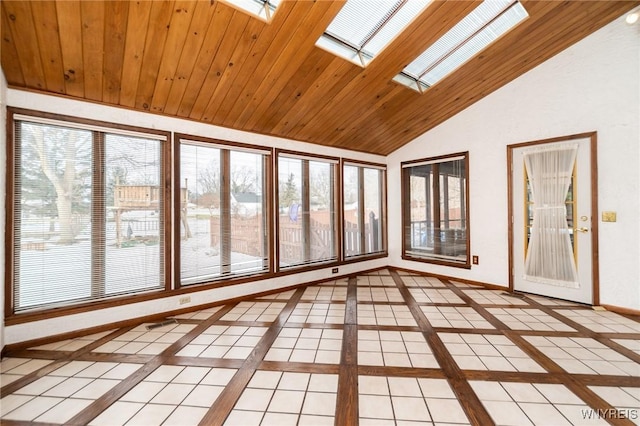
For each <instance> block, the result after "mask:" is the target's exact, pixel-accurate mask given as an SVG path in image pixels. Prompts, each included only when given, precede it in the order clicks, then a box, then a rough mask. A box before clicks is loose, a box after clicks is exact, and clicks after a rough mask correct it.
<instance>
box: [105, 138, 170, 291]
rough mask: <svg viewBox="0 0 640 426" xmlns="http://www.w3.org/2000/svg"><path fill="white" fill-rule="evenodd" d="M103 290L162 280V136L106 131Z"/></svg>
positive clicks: (128, 288)
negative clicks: (156, 138) (141, 136)
mask: <svg viewBox="0 0 640 426" xmlns="http://www.w3.org/2000/svg"><path fill="white" fill-rule="evenodd" d="M105 140H106V145H105V160H106V161H105V164H106V168H105V183H106V191H105V195H106V200H105V201H106V202H105V206H106V215H107V217H106V219H107V221H106V224H105V238H106V247H105V248H104V254H105V260H106V264H105V294H114V293H121V292H127V291H132V290H139V289H151V288H159V287H161V286H163V285H164V283H163V279H162V277H163V273H162V272H163V262H162V252H163V240H162V229H163V227H164V222H163V210H162V206H163V188H162V186H161V182H162V178H161V177H162V175H161V173H162V161H161V142H159V141H157V140H148V139H140V138H132V137H125V136H119V135H106V139H105Z"/></svg>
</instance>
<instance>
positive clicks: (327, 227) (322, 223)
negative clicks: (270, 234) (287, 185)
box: [307, 161, 337, 262]
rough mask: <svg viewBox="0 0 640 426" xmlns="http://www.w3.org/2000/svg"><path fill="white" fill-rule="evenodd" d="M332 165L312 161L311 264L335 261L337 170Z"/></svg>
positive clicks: (310, 200) (309, 233)
mask: <svg viewBox="0 0 640 426" xmlns="http://www.w3.org/2000/svg"><path fill="white" fill-rule="evenodd" d="M334 167H335V166H334V165H333V164H330V163H324V162H319V161H309V195H310V197H309V232H308V236H307V238H308V239H309V243H310V253H309V259H308V261H311V262H315V261H321V260H329V259H335V258H336V257H337V256H336V251H335V233H336V229H335V223H336V220H335V209H334V198H333V197H334V190H333V188H334V183H333V168H334Z"/></svg>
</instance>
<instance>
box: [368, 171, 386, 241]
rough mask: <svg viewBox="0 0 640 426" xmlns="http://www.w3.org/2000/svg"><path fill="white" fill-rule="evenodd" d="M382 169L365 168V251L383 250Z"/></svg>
mask: <svg viewBox="0 0 640 426" xmlns="http://www.w3.org/2000/svg"><path fill="white" fill-rule="evenodd" d="M381 188H382V171H380V170H377V169H368V168H365V169H364V223H365V245H366V247H365V252H366V253H377V252H379V251H383V250H384V247H383V246H382V194H381V193H380V191H381Z"/></svg>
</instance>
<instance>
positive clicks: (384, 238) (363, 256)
mask: <svg viewBox="0 0 640 426" xmlns="http://www.w3.org/2000/svg"><path fill="white" fill-rule="evenodd" d="M345 167H357V168H358V205H361V206H364V202H365V191H364V179H363V177H364V169H378V170H379V171H380V172H381V176H380V177H381V179H380V185H379V190H380V192H379V195H380V217H379V220H380V233H381V235H380V239H381V244H382V247H381V248H380V250H378V251H375V252H367V253H360V254H355V255H351V256H347V253H346V247H345V241H346V239H345V238H344V233H345V230H346V228H345V222H346V221H345V219H344V205H345V193H344V192H345V191H344V176H345V172H344V168H345ZM341 175H342V182H341V185H340V191H341V193H340V205H341V206H340V207H341V210H340V215H341V217H342V220H341V222H342V226H341V231H342V235H343V238H342V241H343V242H342V246H341V249H342V260H343V262H355V261H360V260H368V259H375V258H378V257H386V256H388V234H387V166H386V165H385V164H378V163H371V162H367V161H359V160H351V159H345V158H343V159H342V161H341ZM360 210H361V212H360V213H361V214H359V215H358V225H359V229H364V226H365V222H366V218H365V215H364V213H365V212H364V209H360ZM365 246H366V244H365V235H364V233H361V236H360V247H365Z"/></svg>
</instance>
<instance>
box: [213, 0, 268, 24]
mask: <svg viewBox="0 0 640 426" xmlns="http://www.w3.org/2000/svg"><path fill="white" fill-rule="evenodd" d="M222 1H223V2H225V3H228V4H230V5H232V6H234V7H236V8H238V9H241V10H244V11H245V12H249V13H251V14H252V15H255V16H257V17H259V18H262V19H263V20H265V21H270V20H271V18H272V17H273V14H274V12H275V11H276V8H277V7H278V5H279V4H280V0H222Z"/></svg>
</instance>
